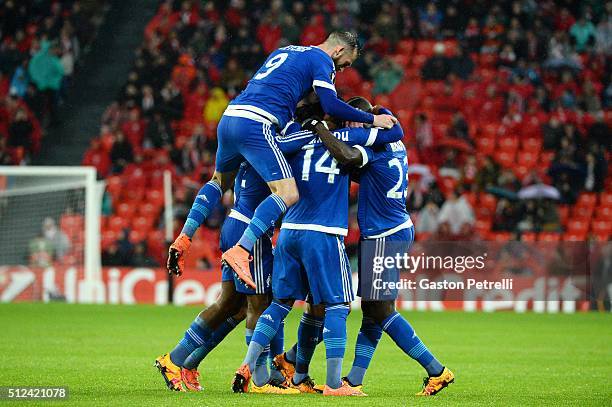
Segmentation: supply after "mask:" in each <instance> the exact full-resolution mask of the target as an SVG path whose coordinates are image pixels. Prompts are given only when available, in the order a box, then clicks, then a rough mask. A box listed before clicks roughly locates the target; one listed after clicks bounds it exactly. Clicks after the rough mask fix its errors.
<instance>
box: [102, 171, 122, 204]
mask: <svg viewBox="0 0 612 407" xmlns="http://www.w3.org/2000/svg"><path fill="white" fill-rule="evenodd" d="M106 190H107V191H108V193H109V194H111V196H112V198H113V200H119V199H121V191H122V190H123V179H122V178H121V177H119V176H117V175H114V176H112V177H108V178H107V179H106Z"/></svg>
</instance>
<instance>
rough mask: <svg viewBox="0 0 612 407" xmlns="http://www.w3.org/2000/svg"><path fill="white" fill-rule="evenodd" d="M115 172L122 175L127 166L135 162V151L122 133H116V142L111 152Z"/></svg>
mask: <svg viewBox="0 0 612 407" xmlns="http://www.w3.org/2000/svg"><path fill="white" fill-rule="evenodd" d="M110 158H111V161H112V163H113V172H114V173H120V172H121V171H123V169H124V168H125V166H126V165H128V164H129V163H131V162H132V161H134V149H133V147H132V145H131V144H130V142H129V141H128V140H127V139H126V138H125V135H124V134H123V132H121V131H117V132H116V133H115V142H114V143H113V148H112V149H111V152H110Z"/></svg>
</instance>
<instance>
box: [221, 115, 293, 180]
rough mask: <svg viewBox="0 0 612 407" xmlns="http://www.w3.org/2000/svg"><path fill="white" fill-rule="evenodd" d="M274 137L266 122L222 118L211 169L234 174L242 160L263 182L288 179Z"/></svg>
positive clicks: (269, 125) (286, 165)
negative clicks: (214, 160) (213, 166)
mask: <svg viewBox="0 0 612 407" xmlns="http://www.w3.org/2000/svg"><path fill="white" fill-rule="evenodd" d="M275 134H276V127H275V126H274V125H273V124H272V123H270V122H259V121H255V120H251V119H247V118H244V117H235V116H227V115H223V116H222V117H221V121H220V122H219V126H218V127H217V139H218V143H219V146H218V147H217V157H216V162H215V166H216V167H215V169H216V170H217V171H219V172H231V171H235V170H237V169H238V167H240V163H242V162H243V161H244V160H246V161H248V162H249V164H251V165H252V166H253V168H255V171H257V173H258V174H259V175H260V176H261V178H263V180H264V181H266V182H270V181H277V180H279V179H285V178H292V177H293V174H292V172H291V167H290V166H289V163H287V160H286V159H285V156H284V155H283V153H282V152H281V151H280V149H279V148H278V146H277V145H276V141H275V140H274V136H275Z"/></svg>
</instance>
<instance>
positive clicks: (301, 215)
mask: <svg viewBox="0 0 612 407" xmlns="http://www.w3.org/2000/svg"><path fill="white" fill-rule="evenodd" d="M288 130H290V131H289V132H288V133H289V134H287V135H286V136H279V137H277V138H276V141H277V144H278V146H279V147H280V149H281V151H283V153H285V154H287V156H288V157H287V161H288V162H289V165H290V166H291V169H292V171H293V173H294V175H295V180H296V183H297V187H298V191H299V194H300V199H299V200H298V202H297V203H296V204H295V205H293V206H291V207H290V208H289V209H288V210H287V213H286V214H285V217H284V219H283V225H282V228H285V229H298V230H314V231H319V232H325V233H332V234H335V235H341V236H346V234H347V233H348V198H349V195H348V190H349V183H350V176H349V173H348V171H347V170H346V169H345V168H343V167H342V166H340V165H339V164H338V162H337V161H336V160H335V159H334V158H333V157H332V156H331V154H330V153H329V151H327V149H326V148H325V145H324V144H323V143H322V142H321V140H320V139H319V138H318V137H316V136H315V135H314V134H313V133H312V132H310V131H307V130H301V126H300V125H299V124H297V123H291V124H290V126H289V127H288ZM332 133H333V134H334V136H336V138H338V139H339V140H341V141H343V142H346V143H347V144H349V145H352V146H355V147H358V148H359V150H360V151H361V153H362V157H363V163H364V164H365V163H367V161H368V157H369V156H371V155H373V152H372V151H371V150H370V149H369V148H364V147H363V146H375V145H380V143H381V140H383V141H384V140H393V139H400V138H401V137H402V135H403V133H402V130H401V127H400V126H394V127H393V128H391V129H389V130H380V129H376V128H374V129H365V128H343V129H339V130H336V131H333V132H332Z"/></svg>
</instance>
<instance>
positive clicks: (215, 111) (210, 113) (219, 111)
mask: <svg viewBox="0 0 612 407" xmlns="http://www.w3.org/2000/svg"><path fill="white" fill-rule="evenodd" d="M228 104H229V99H228V97H227V95H226V94H225V91H223V89H221V88H219V87H216V88H212V89H211V91H210V98H209V99H208V101H207V102H206V106H205V107H204V121H206V122H211V123H218V122H219V120H221V116H222V115H223V112H224V111H225V108H226V107H227V105H228Z"/></svg>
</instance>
